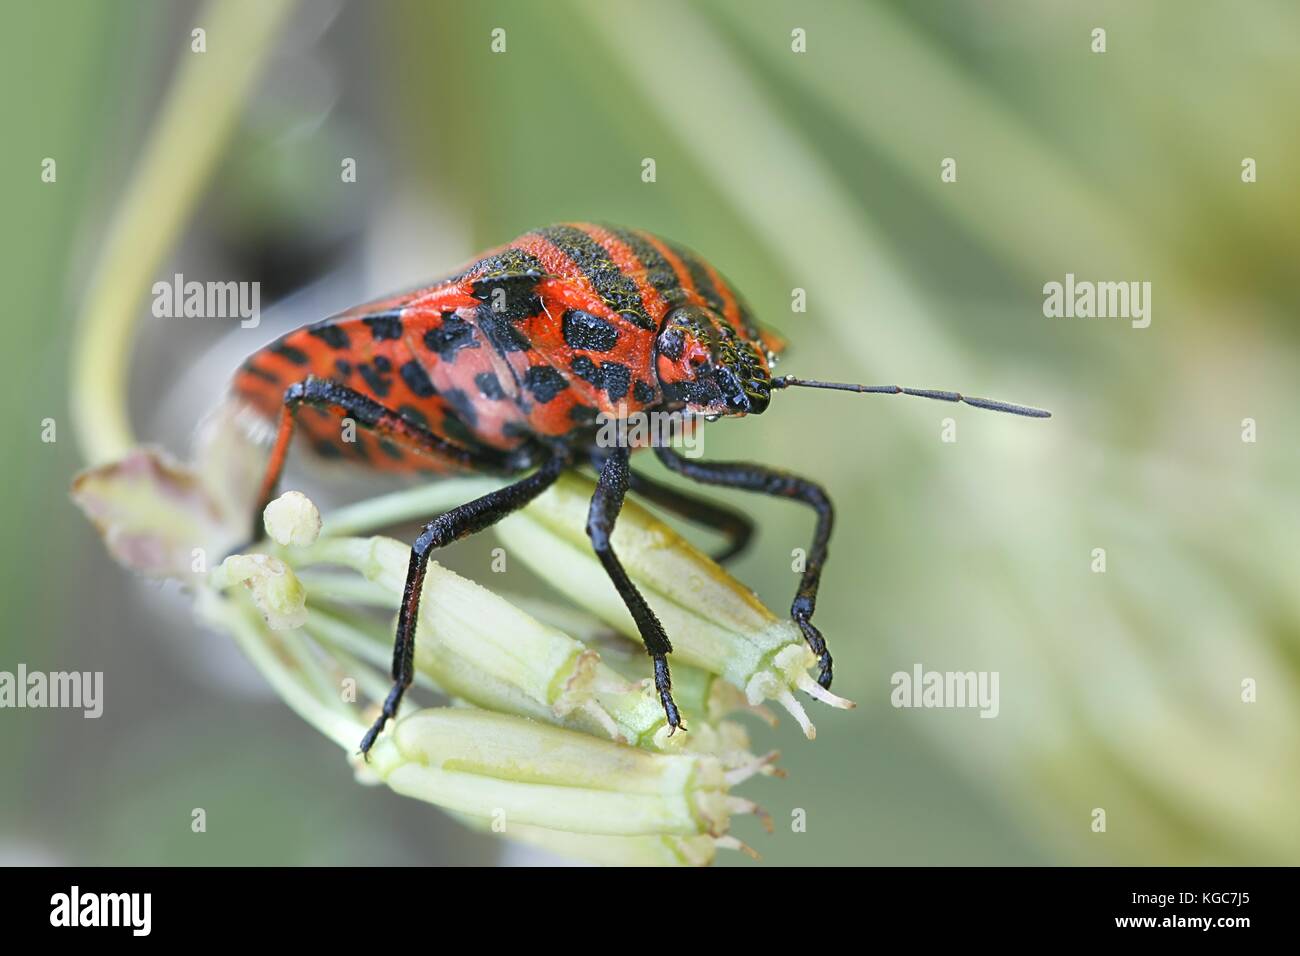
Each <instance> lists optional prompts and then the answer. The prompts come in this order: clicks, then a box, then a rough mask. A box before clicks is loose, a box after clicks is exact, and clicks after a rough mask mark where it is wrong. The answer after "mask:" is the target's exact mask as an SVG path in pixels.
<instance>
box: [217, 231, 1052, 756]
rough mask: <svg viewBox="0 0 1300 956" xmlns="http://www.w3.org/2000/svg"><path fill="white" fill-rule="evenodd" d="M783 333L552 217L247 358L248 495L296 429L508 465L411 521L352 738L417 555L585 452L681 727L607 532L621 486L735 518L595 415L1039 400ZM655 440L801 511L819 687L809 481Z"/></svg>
mask: <svg viewBox="0 0 1300 956" xmlns="http://www.w3.org/2000/svg"><path fill="white" fill-rule="evenodd" d="M782 347H783V343H782V342H781V340H780V339H778V338H777V337H776V336H775V335H773V334H772V333H770V332H768V331H766V330H764V329H763V328H762V327H760V326H759V324H758V323H757V322H756V321H755V319H754V317H753V315H752V313H751V312H750V310H749V308H748V306H747V305H746V304H745V301H744V300H743V299H742V298H741V296H740V295H739V293H738V292H737V291H736V290H735V289H734V288H733V287H732V286H731V284H730V283H728V282H727V281H726V280H725V279H724V278H723V277H722V276H721V275H720V274H719V273H718V272H717V270H716V269H714V268H713V266H711V265H710V264H709V263H708V262H706V261H705V260H703V259H701V258H699V257H698V256H696V255H695V254H693V253H692V252H690V251H688V250H686V249H684V248H682V247H681V246H678V245H676V244H674V243H671V242H668V241H666V240H664V239H661V238H659V237H657V236H654V235H651V234H650V233H647V232H642V231H640V230H635V229H621V228H616V227H611V226H597V225H589V224H586V223H565V224H561V225H555V226H550V227H548V228H545V229H539V230H537V231H535V232H529V233H526V234H525V235H523V236H520V237H519V238H518V239H515V240H514V241H513V242H510V243H508V244H506V245H504V246H501V247H499V248H497V249H494V250H492V251H490V252H488V253H486V254H485V255H483V256H481V257H480V258H478V259H476V260H474V262H472V263H471V264H470V265H469V266H468V267H466V268H464V269H462V270H460V271H459V272H457V273H455V274H454V275H452V276H451V277H449V278H447V279H444V280H442V281H439V282H435V283H433V284H431V285H428V286H426V287H423V288H420V289H417V290H415V291H412V292H407V293H404V294H400V295H395V296H390V297H387V298H383V299H378V300H376V301H373V302H369V303H366V304H365V305H361V306H357V307H356V308H352V309H349V310H347V311H346V312H343V313H341V314H339V315H336V316H334V317H333V318H330V319H326V320H324V321H322V322H318V323H316V324H313V325H309V326H306V327H304V328H301V329H298V330H297V331H294V332H290V333H289V334H287V335H285V336H283V337H281V338H280V339H278V340H277V341H275V342H273V343H271V344H270V345H268V346H266V347H265V348H263V349H261V350H260V351H258V352H257V353H255V354H254V355H253V356H251V357H250V358H249V359H248V360H247V361H246V362H245V363H244V365H243V366H242V368H241V369H240V371H239V372H238V374H237V375H236V377H235V381H234V391H235V393H236V394H237V395H238V396H239V397H240V398H242V399H243V400H244V401H245V402H246V403H248V404H250V405H252V406H253V407H254V408H256V409H257V410H258V411H259V412H260V413H262V414H263V415H265V416H266V417H268V418H275V419H277V420H278V431H277V434H276V439H275V444H274V446H273V448H272V451H271V457H270V461H269V464H268V466H267V471H266V475H265V478H264V480H263V483H262V487H261V493H260V501H261V502H262V504H265V503H266V502H268V501H269V500H270V499H271V498H272V497H273V495H274V493H275V488H276V485H277V484H278V481H279V477H280V472H281V470H282V468H283V466H284V462H285V456H286V454H287V452H288V448H289V444H290V441H291V438H292V436H293V434H294V432H295V429H296V430H297V431H299V432H301V433H302V434H303V435H304V436H305V437H306V439H307V440H308V441H309V442H310V443H311V445H312V446H313V447H314V448H315V449H316V451H317V452H318V453H320V454H323V455H329V456H331V457H344V458H349V459H352V460H355V461H358V462H362V463H364V464H365V465H367V466H369V467H372V468H378V469H383V470H388V471H400V472H426V473H431V474H436V475H446V474H454V473H466V472H481V473H488V474H495V475H505V476H522V477H517V480H515V481H514V482H513V483H512V484H509V485H507V486H505V487H503V488H501V489H500V490H497V491H493V492H491V493H489V494H486V495H484V496H482V497H481V498H478V499H476V500H474V501H470V502H468V503H466V504H464V505H462V506H460V507H458V508H454V509H452V510H451V511H448V512H446V513H445V514H442V515H439V516H437V517H436V518H434V519H433V520H432V521H430V522H429V523H428V524H427V525H426V526H425V527H424V529H423V530H422V532H421V533H420V535H419V537H418V538H416V540H415V542H414V544H413V546H412V549H411V561H410V567H409V571H408V574H407V579H406V586H405V591H404V595H403V599H402V602H401V608H400V611H399V613H398V623H397V635H396V644H395V647H394V655H393V660H394V665H393V675H392V676H393V681H394V684H393V688H392V691H391V692H390V694H389V695H388V698H387V700H386V701H385V703H384V707H383V712H382V714H381V715H380V716H379V718H378V719H377V720H376V721H375V723H374V725H373V726H372V727H371V728H370V730H369V731H368V732H367V733H366V735H365V737H364V739H363V740H362V742H361V750H362V752H368V751H369V750H370V747H371V746H372V745H373V743H374V741H375V739H376V737H377V736H378V735H379V733H380V732H381V731H382V730H383V728H384V725H385V724H386V722H387V721H388V720H389V719H391V718H392V717H393V716H394V715H395V714H396V713H397V708H398V705H399V703H400V702H401V699H402V695H403V693H404V692H405V690H406V688H407V687H408V686H409V685H410V683H411V681H412V678H413V661H414V639H415V618H416V613H417V608H418V607H419V600H420V590H421V585H422V581H423V578H424V574H425V569H426V567H427V563H428V559H429V555H430V553H431V552H432V551H434V550H435V549H437V548H441V547H443V546H445V545H447V544H450V543H451V542H453V541H456V540H458V539H460V538H463V537H465V536H467V535H471V534H474V533H475V532H478V531H482V530H483V529H485V528H487V527H489V526H491V525H492V524H494V523H495V522H497V521H499V520H500V519H501V518H503V517H504V516H506V515H507V514H509V513H511V512H512V511H515V510H516V509H518V508H521V507H523V506H524V505H526V504H527V503H528V502H530V501H531V500H533V499H534V498H536V497H537V496H538V495H539V494H541V493H542V492H543V491H544V490H545V489H546V488H547V487H548V486H550V485H551V484H552V483H553V482H555V480H556V479H557V478H558V477H559V476H560V474H561V473H563V472H564V470H565V469H569V468H574V467H582V466H584V465H591V466H593V467H594V468H595V470H596V473H597V475H598V480H597V484H596V491H595V494H594V496H593V498H592V501H591V508H590V511H589V515H588V521H587V532H588V535H589V536H590V538H591V544H592V547H593V549H594V550H595V553H596V555H597V556H598V558H599V559H600V562H601V564H602V565H603V566H604V568H605V570H606V572H607V573H608V575H609V577H610V578H611V580H612V581H613V583H614V586H615V587H616V588H617V590H618V593H619V594H620V596H621V597H622V599H623V601H624V603H625V604H626V605H627V607H628V610H629V611H630V612H631V614H632V618H633V619H634V621H635V622H636V626H637V629H638V631H639V632H640V635H641V638H642V640H643V641H644V642H645V647H646V651H647V653H648V654H649V655H650V658H651V660H652V662H653V669H654V682H655V688H656V690H657V691H658V695H659V700H660V702H661V703H662V704H663V708H664V713H665V714H666V716H667V720H668V724H669V726H670V728H671V729H672V730H673V731H675V730H676V729H678V728H679V727H683V725H682V719H681V715H680V714H679V713H678V710H677V705H676V704H675V703H674V702H673V697H672V683H671V679H670V675H669V668H668V654H669V652H670V651H671V650H672V644H671V643H670V642H669V639H668V635H667V634H665V633H664V629H663V627H662V626H661V625H660V623H659V620H658V619H657V618H656V616H655V614H654V611H653V610H651V608H650V606H649V605H648V604H647V603H646V601H645V599H644V598H643V597H642V595H641V594H640V592H639V591H638V590H637V588H636V586H635V585H634V584H633V583H632V582H631V580H629V578H628V576H627V574H626V572H625V571H624V570H623V567H622V565H621V564H620V563H619V559H618V556H617V555H616V554H615V553H614V550H613V548H612V547H611V545H610V534H611V532H612V531H613V528H614V523H615V521H616V520H617V518H618V514H619V510H620V508H621V507H622V504H623V499H624V496H625V495H626V493H627V492H628V491H629V489H630V490H632V491H635V492H637V493H638V494H641V495H643V496H644V497H646V498H647V499H648V500H650V501H652V502H654V503H655V504H658V505H659V506H661V507H664V508H665V509H667V510H669V511H671V512H673V513H676V514H678V515H679V516H682V517H684V518H687V519H689V520H695V521H697V522H699V523H700V524H702V525H704V526H706V527H711V528H713V529H715V530H717V531H720V532H722V533H723V534H724V535H725V536H726V537H727V540H728V543H727V545H726V547H725V548H724V549H723V550H722V552H721V553H720V554H718V555H717V558H718V560H723V561H725V560H727V559H728V558H731V557H734V556H735V555H736V554H738V553H739V552H740V551H741V550H742V549H743V548H744V547H745V546H746V544H747V543H748V541H749V538H750V536H751V532H752V525H751V523H750V521H749V520H748V518H746V517H745V516H743V515H742V514H740V513H739V512H736V511H733V510H731V509H728V508H724V507H722V506H720V505H717V504H714V503H711V502H706V501H702V500H698V499H695V498H693V497H690V496H687V495H685V494H683V493H682V492H680V491H678V490H676V489H674V488H671V487H669V486H667V485H663V484H660V483H658V482H654V481H651V480H650V479H649V478H647V477H645V476H644V475H642V474H639V473H637V472H634V471H632V470H631V468H630V466H629V465H630V461H629V459H630V452H631V451H632V450H633V449H630V448H628V447H601V445H600V444H599V443H597V442H596V440H595V436H596V432H597V422H598V421H599V420H602V419H603V420H606V421H608V420H610V419H615V418H618V419H621V418H626V417H628V416H630V415H633V414H639V413H646V412H650V411H660V412H683V413H686V414H690V415H702V416H706V417H709V418H716V417H719V416H739V415H746V414H758V413H760V412H762V411H763V410H764V409H765V408H767V405H768V402H769V400H770V398H771V395H772V392H773V391H774V390H779V389H784V388H789V387H793V386H806V387H815V388H835V389H845V390H849V391H857V392H882V393H890V394H906V395H917V396H921V397H925V398H932V399H939V400H942V401H948V402H965V403H966V404H968V405H973V406H976V407H979V408H986V409H991V410H994V411H1002V412H1010V413H1013V414H1017V415H1026V416H1030V417H1046V416H1047V414H1048V413H1047V412H1043V411H1039V410H1037V409H1033V408H1026V407H1023V406H1019V405H1010V404H1007V403H1004V402H996V401H991V400H988V399H979V398H971V397H967V396H963V395H960V394H957V393H955V392H945V391H931V390H923V389H908V388H899V387H897V386H892V385H889V386H864V385H849V384H843V383H834V382H819V381H812V380H804V379H797V378H794V377H792V376H785V377H778V378H773V377H772V374H771V368H772V365H773V363H774V362H775V360H776V357H777V354H778V353H779V352H780V351H781V349H782ZM307 412H310V414H308V413H307ZM346 419H351V420H352V421H354V422H355V423H356V425H358V426H361V427H360V430H358V431H356V432H355V435H354V436H352V437H353V439H354V440H351V441H343V440H341V435H342V432H343V429H342V428H341V422H343V421H344V420H346ZM654 452H655V454H656V455H657V456H658V458H659V459H660V461H662V462H663V463H664V465H665V466H667V468H668V469H669V470H670V471H672V472H675V473H677V474H679V475H683V476H685V477H687V478H690V479H694V480H695V481H698V482H702V483H705V484H711V485H719V486H725V487H728V488H736V489H743V490H746V491H754V492H758V493H760V494H766V495H775V496H778V497H783V498H789V499H792V500H794V501H798V502H801V503H803V504H804V505H806V506H808V507H809V508H811V509H812V510H813V512H814V513H815V515H816V527H815V530H814V532H813V540H812V546H811V547H810V548H809V550H808V554H807V561H806V566H805V569H804V571H803V575H802V578H801V580H800V583H799V588H798V593H797V594H796V596H795V599H794V602H793V604H792V605H791V608H790V614H791V617H792V618H793V619H794V621H795V622H796V623H797V624H798V626H799V628H800V630H801V631H802V633H803V635H804V637H805V638H806V639H807V642H808V645H809V647H810V648H811V649H812V651H813V652H814V653H815V654H816V655H817V657H818V660H819V668H820V673H819V675H818V682H819V683H820V684H821V685H822V686H823V687H829V686H830V684H831V676H832V671H831V655H830V652H829V651H828V650H827V649H826V642H825V640H824V639H823V638H822V635H821V633H820V632H819V631H818V629H817V627H816V626H815V625H814V624H813V623H812V617H813V611H814V608H815V605H816V600H817V590H818V584H819V582H820V579H821V572H822V567H823V565H824V564H825V561H826V554H827V543H828V541H829V539H830V535H831V526H832V522H833V509H832V505H831V501H830V498H829V497H828V496H827V494H826V492H825V491H824V490H823V489H822V488H821V486H820V485H818V484H816V483H814V482H812V481H808V480H806V479H804V478H800V477H798V476H796V475H794V474H791V473H789V472H786V471H779V470H776V469H773V468H768V467H764V466H761V465H753V464H745V463H714V462H702V461H696V460H692V459H688V458H686V457H684V456H682V455H680V454H678V453H677V452H675V451H674V450H673V449H672V448H670V447H655V448H654ZM259 513H260V509H259ZM683 729H684V728H683Z"/></svg>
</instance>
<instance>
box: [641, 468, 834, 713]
mask: <svg viewBox="0 0 1300 956" xmlns="http://www.w3.org/2000/svg"><path fill="white" fill-rule="evenodd" d="M655 454H656V455H658V456H659V460H660V461H662V462H663V463H664V465H665V466H667V468H668V469H669V470H670V471H675V472H676V473H677V474H679V475H684V476H685V477H687V478H693V479H695V480H696V481H700V482H703V483H704V484H707V485H723V486H725V487H728V488H742V489H744V490H745V491H756V492H759V493H760V494H764V495H774V496H776V497H780V498H790V499H793V500H794V501H799V502H801V503H803V504H805V505H807V506H808V507H810V508H812V509H813V511H814V512H816V514H817V525H816V528H815V529H814V530H813V540H812V547H811V548H809V549H808V561H807V563H806V564H805V565H804V572H803V578H802V579H801V580H800V581H799V591H798V593H797V594H796V595H795V598H794V603H793V604H791V605H790V616H791V617H792V618H794V622H795V623H796V624H798V625H799V629H800V630H801V631H803V636H804V638H805V639H806V640H807V641H808V646H809V647H811V648H812V650H813V653H814V654H816V655H817V660H818V661H819V663H820V665H821V666H820V673H819V674H818V675H817V683H819V684H821V685H822V686H823V687H826V688H829V687H830V686H831V678H832V672H831V667H832V664H831V654H830V651H828V650H827V649H826V640H825V638H823V637H822V634H821V631H819V630H817V628H816V626H814V625H813V623H812V616H813V611H814V610H816V608H817V588H818V587H819V586H820V585H821V578H822V567H823V566H824V565H825V564H826V547H827V543H828V542H829V541H830V537H831V527H832V526H833V525H834V523H835V509H834V507H833V506H832V505H831V499H830V498H829V497H828V496H827V494H826V491H825V489H823V488H822V486H821V485H818V484H816V483H814V482H811V481H808V480H806V479H804V478H800V477H799V476H798V475H792V474H790V473H789V472H787V471H778V470H777V469H775V468H765V467H764V466H762V465H751V464H748V463H745V462H701V461H694V460H692V459H689V458H683V457H682V456H681V455H679V454H677V453H676V452H674V451H673V450H672V449H671V448H660V447H656V448H655Z"/></svg>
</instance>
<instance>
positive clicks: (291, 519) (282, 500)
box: [262, 491, 320, 548]
mask: <svg viewBox="0 0 1300 956" xmlns="http://www.w3.org/2000/svg"><path fill="white" fill-rule="evenodd" d="M262 523H263V524H264V525H265V527H266V533H267V535H268V536H269V537H270V539H271V540H272V541H274V542H275V543H276V544H278V545H280V546H281V547H285V548H305V547H308V546H309V545H312V544H315V543H316V539H317V538H318V537H319V536H320V511H318V510H317V508H316V506H315V505H314V504H312V501H311V499H310V498H308V497H307V496H306V495H304V494H303V493H302V492H301V491H286V492H285V493H284V494H282V495H281V496H280V497H279V498H276V499H275V500H274V501H272V502H271V503H270V504H268V505H267V506H266V509H265V510H264V511H263V512H262Z"/></svg>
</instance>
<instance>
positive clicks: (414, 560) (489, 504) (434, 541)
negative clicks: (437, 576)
mask: <svg viewBox="0 0 1300 956" xmlns="http://www.w3.org/2000/svg"><path fill="white" fill-rule="evenodd" d="M568 465H569V454H568V452H567V450H565V449H564V448H562V447H560V446H557V447H556V448H555V449H554V450H553V451H552V454H551V457H550V458H549V459H548V460H547V461H546V463H545V464H544V465H542V467H541V468H539V469H538V470H537V471H535V472H533V473H532V474H531V475H529V476H528V477H527V478H524V479H522V480H520V481H517V482H515V483H514V484H513V485H507V486H506V487H505V488H501V489H498V490H497V491H492V492H489V493H488V494H486V495H483V497H481V498H475V499H474V500H473V501H471V502H468V503H467V504H463V505H461V506H460V507H458V508H453V509H452V510H451V511H448V512H445V513H444V514H441V515H439V516H438V517H436V518H434V519H433V520H432V521H430V522H429V523H428V524H427V525H425V526H424V530H423V531H422V532H420V536H419V537H418V538H416V539H415V544H414V545H413V546H412V547H411V561H410V564H409V565H408V566H407V570H406V585H405V587H404V588H403V589H402V604H401V608H400V609H399V610H398V613H397V637H396V639H395V640H394V642H393V689H392V690H391V691H389V693H388V697H387V698H386V699H385V700H384V708H383V711H382V712H381V713H380V715H379V717H378V718H377V719H376V720H375V722H374V724H373V725H372V726H371V728H370V729H369V730H368V731H366V735H365V737H363V738H362V739H361V752H362V753H363V754H368V753H369V752H370V748H371V747H373V746H374V744H375V739H376V738H377V737H378V736H379V734H380V732H381V731H383V729H384V725H385V724H386V723H388V721H389V720H391V719H392V718H394V717H396V716H397V708H398V706H399V705H400V704H401V703H402V695H403V694H405V693H406V688H408V687H410V686H411V682H412V681H413V680H414V679H415V624H416V621H417V620H418V618H419V613H420V592H421V590H422V588H423V587H424V575H425V571H426V570H427V569H428V567H429V553H430V552H431V551H433V550H435V549H436V548H441V547H444V546H446V545H448V544H451V543H452V542H453V541H458V540H460V539H461V538H464V537H467V536H469V535H471V534H476V533H477V532H479V531H482V530H483V529H485V528H489V527H491V526H492V525H494V524H496V523H497V522H498V521H500V520H501V519H502V518H504V517H505V516H506V515H508V514H510V513H511V512H513V511H518V510H519V509H520V508H522V507H524V505H526V504H528V503H529V502H530V501H532V500H533V499H534V498H536V497H537V496H538V495H540V494H541V493H542V492H543V491H545V490H546V489H547V488H549V487H550V486H551V485H553V484H555V481H556V479H557V478H559V477H560V475H561V474H562V473H563V471H564V469H565V468H567V467H568Z"/></svg>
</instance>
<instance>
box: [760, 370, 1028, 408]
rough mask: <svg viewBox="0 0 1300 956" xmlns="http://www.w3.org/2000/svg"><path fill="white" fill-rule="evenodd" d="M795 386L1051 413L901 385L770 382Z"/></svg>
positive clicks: (783, 379) (792, 379)
mask: <svg viewBox="0 0 1300 956" xmlns="http://www.w3.org/2000/svg"><path fill="white" fill-rule="evenodd" d="M792 385H799V386H802V387H804V388H833V389H837V390H839V391H841V392H862V393H870V394H876V395H915V396H916V397H917V398H933V399H936V400H937V401H940V402H965V403H966V404H967V405H970V406H973V407H974V408H983V409H987V410H988V411H990V412H1006V413H1007V414H1008V415H1023V416H1024V417H1025V418H1051V417H1052V413H1051V412H1049V411H1045V410H1044V409H1041V408H1032V407H1030V406H1029V405H1013V404H1012V403H1010V402H999V401H997V400H995V399H992V398H976V397H975V396H973V395H963V394H961V393H960V392H945V391H940V390H938V389H932V388H903V387H902V386H901V385H853V384H851V383H849V382H818V381H814V380H813V379H808V378H795V377H794V376H793V375H782V376H778V377H776V378H774V379H772V387H773V388H789V387H790V386H792Z"/></svg>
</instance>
